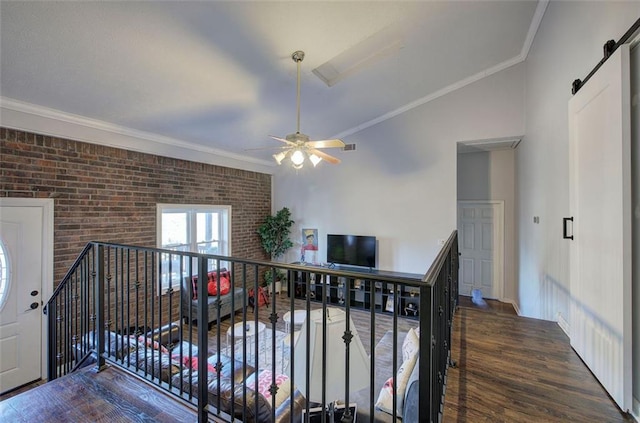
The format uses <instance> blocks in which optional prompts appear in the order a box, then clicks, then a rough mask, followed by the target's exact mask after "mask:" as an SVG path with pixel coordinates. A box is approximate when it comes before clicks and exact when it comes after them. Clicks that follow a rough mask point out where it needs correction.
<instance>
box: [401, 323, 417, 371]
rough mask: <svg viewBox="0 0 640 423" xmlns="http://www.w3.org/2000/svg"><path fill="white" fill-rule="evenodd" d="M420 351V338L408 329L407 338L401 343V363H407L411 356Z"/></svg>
mask: <svg viewBox="0 0 640 423" xmlns="http://www.w3.org/2000/svg"><path fill="white" fill-rule="evenodd" d="M419 350H420V338H419V337H418V335H417V334H416V331H415V330H413V328H411V329H409V332H407V336H405V338H404V342H403V343H402V362H403V363H404V362H405V361H407V360H408V359H409V358H411V356H413V355H416V354H417V353H418V351H419Z"/></svg>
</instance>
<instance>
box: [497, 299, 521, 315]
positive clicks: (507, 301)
mask: <svg viewBox="0 0 640 423" xmlns="http://www.w3.org/2000/svg"><path fill="white" fill-rule="evenodd" d="M500 302H502V303H507V304H511V305H512V306H513V309H514V310H515V311H516V314H517V315H518V316H520V308H519V307H518V303H516V302H515V300H510V299H508V298H500Z"/></svg>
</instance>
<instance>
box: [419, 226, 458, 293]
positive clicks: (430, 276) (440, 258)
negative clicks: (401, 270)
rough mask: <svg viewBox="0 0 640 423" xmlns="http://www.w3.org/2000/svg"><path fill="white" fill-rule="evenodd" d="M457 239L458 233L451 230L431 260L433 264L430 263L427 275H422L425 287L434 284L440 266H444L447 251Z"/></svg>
mask: <svg viewBox="0 0 640 423" xmlns="http://www.w3.org/2000/svg"><path fill="white" fill-rule="evenodd" d="M457 237H458V231H457V230H453V231H452V232H451V235H449V238H448V239H447V242H445V243H444V245H443V246H442V248H441V249H440V251H439V252H438V255H437V256H436V258H435V260H433V263H431V266H429V270H427V273H426V274H425V275H424V278H423V279H422V281H423V282H426V283H427V285H429V286H432V285H433V284H434V283H435V282H436V278H437V276H438V273H440V270H441V269H442V266H443V265H444V263H445V261H446V259H447V255H448V254H449V251H450V250H451V247H452V246H453V242H454V241H455V239H456V238H457Z"/></svg>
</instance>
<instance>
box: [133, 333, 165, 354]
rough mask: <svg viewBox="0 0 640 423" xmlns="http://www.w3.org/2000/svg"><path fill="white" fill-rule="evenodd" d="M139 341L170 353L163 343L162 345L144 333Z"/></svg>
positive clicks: (149, 346)
mask: <svg viewBox="0 0 640 423" xmlns="http://www.w3.org/2000/svg"><path fill="white" fill-rule="evenodd" d="M138 342H139V343H140V344H142V345H145V346H146V347H147V348H152V349H154V350H158V351H160V352H162V353H164V354H169V350H167V349H166V348H165V347H164V346H163V345H161V344H160V343H159V342H158V341H154V340H153V339H152V338H148V337H147V338H145V336H144V335H140V336H139V337H138Z"/></svg>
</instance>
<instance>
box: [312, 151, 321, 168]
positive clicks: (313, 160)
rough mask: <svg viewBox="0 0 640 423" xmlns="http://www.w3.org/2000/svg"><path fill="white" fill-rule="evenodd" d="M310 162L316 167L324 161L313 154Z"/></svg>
mask: <svg viewBox="0 0 640 423" xmlns="http://www.w3.org/2000/svg"><path fill="white" fill-rule="evenodd" d="M309 160H311V163H313V167H316V166H317V165H318V163H320V162H321V161H322V157H319V156H316V155H315V154H311V155H310V156H309Z"/></svg>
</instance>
